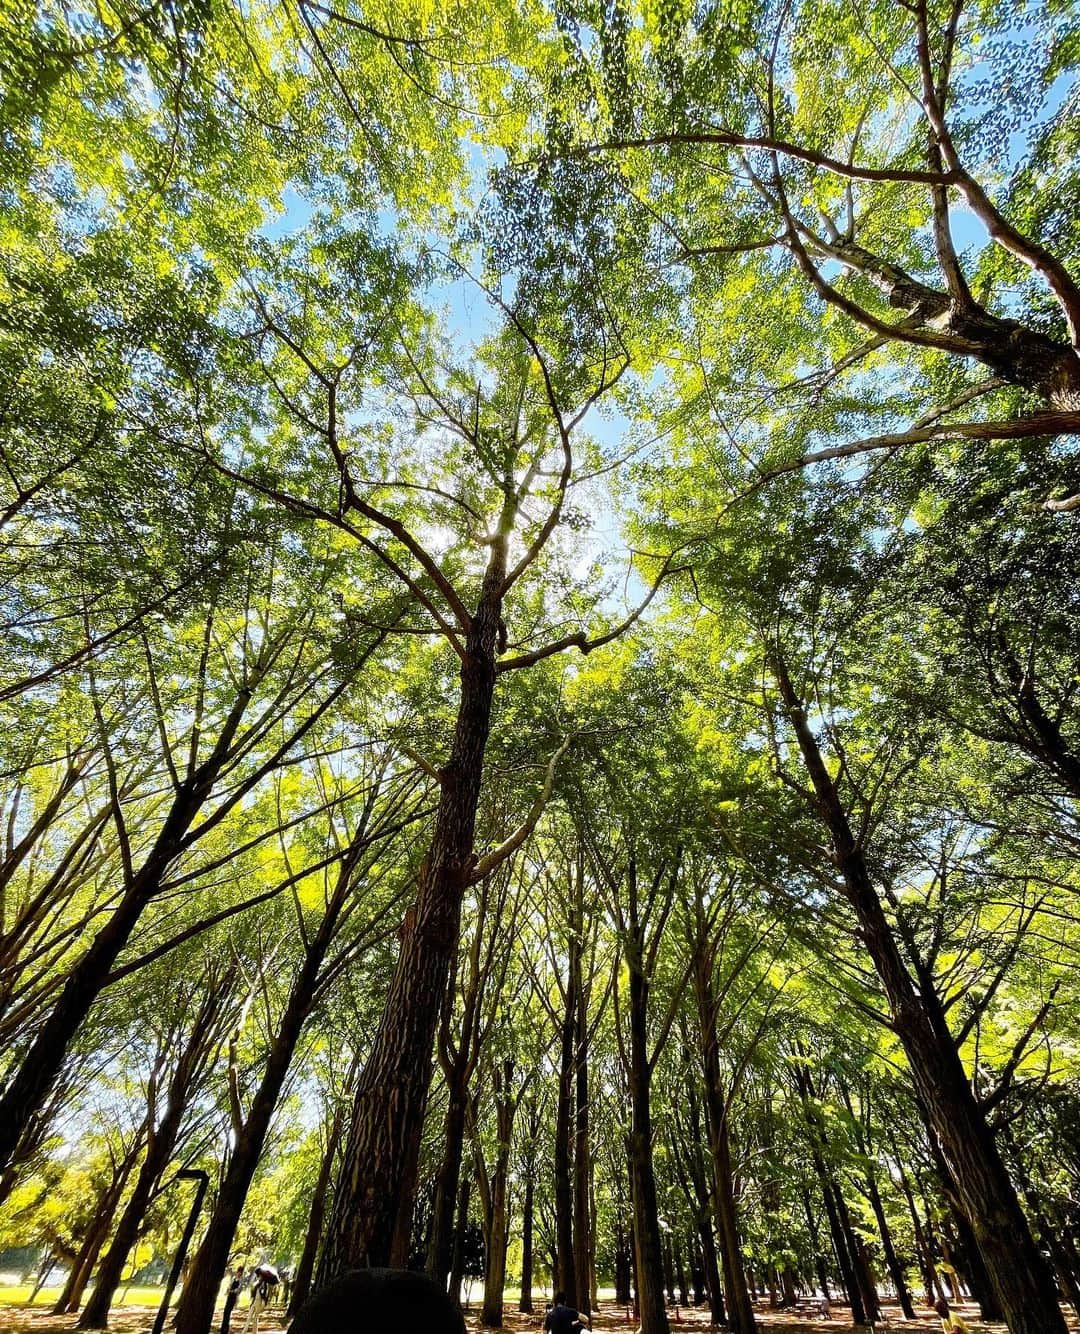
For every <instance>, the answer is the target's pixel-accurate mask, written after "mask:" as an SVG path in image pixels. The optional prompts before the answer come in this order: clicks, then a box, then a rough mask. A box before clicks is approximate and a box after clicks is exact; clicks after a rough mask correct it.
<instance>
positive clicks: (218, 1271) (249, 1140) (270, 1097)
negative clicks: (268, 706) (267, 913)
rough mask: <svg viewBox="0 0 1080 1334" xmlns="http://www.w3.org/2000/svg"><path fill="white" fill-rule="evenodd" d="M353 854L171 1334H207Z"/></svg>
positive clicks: (293, 994) (298, 982)
mask: <svg viewBox="0 0 1080 1334" xmlns="http://www.w3.org/2000/svg"><path fill="white" fill-rule="evenodd" d="M357 851H358V845H354V846H353V848H352V849H350V854H349V856H348V857H347V858H346V860H345V861H344V862H343V864H342V868H341V871H340V872H339V876H338V882H337V885H336V887H335V890H334V893H333V895H332V897H331V899H330V901H329V903H328V904H327V906H326V910H325V911H324V913H323V917H322V921H321V922H320V923H319V927H318V930H317V931H316V932H315V934H314V936H313V937H312V938H311V941H310V944H309V945H308V947H307V949H306V950H305V953H304V959H303V963H302V964H301V966H300V971H299V972H298V973H297V975H296V978H295V980H294V982H293V985H292V989H291V991H290V992H289V999H288V1001H287V1002H286V1004H285V1010H284V1012H283V1014H282V1016H281V1022H280V1024H279V1026H278V1031H277V1033H276V1035H275V1037H274V1040H273V1042H272V1043H271V1046H270V1053H269V1056H268V1057H267V1062H266V1068H265V1070H264V1071H263V1076H262V1079H261V1080H260V1082H259V1087H258V1089H257V1090H256V1092H255V1096H254V1098H253V1099H252V1102H251V1107H250V1109H249V1111H248V1115H247V1119H246V1120H245V1121H244V1124H243V1126H242V1127H241V1129H240V1133H239V1134H238V1136H237V1139H236V1143H235V1145H234V1146H233V1151H232V1155H231V1157H230V1158H229V1165H228V1167H227V1168H226V1170H225V1175H224V1177H223V1178H222V1181H221V1185H220V1187H219V1189H218V1194H217V1200H216V1201H215V1204H214V1209H213V1212H212V1214H211V1215H210V1222H209V1224H208V1225H207V1228H206V1232H205V1233H204V1234H203V1239H202V1241H201V1243H200V1244H199V1249H198V1250H197V1251H196V1253H195V1259H194V1262H193V1263H192V1266H191V1272H190V1273H189V1275H188V1278H187V1280H186V1282H185V1283H184V1287H183V1290H182V1291H181V1293H180V1301H179V1303H178V1305H177V1309H176V1319H175V1329H176V1334H206V1332H207V1330H208V1329H209V1328H210V1325H211V1322H212V1320H213V1315H214V1305H215V1303H216V1302H217V1295H218V1290H219V1289H220V1287H221V1283H222V1280H223V1279H224V1277H225V1274H226V1271H227V1270H228V1265H229V1252H230V1251H231V1249H232V1243H233V1237H234V1236H235V1234H236V1226H237V1224H238V1223H239V1221H240V1214H241V1212H242V1211H243V1208H244V1201H245V1200H246V1199H247V1193H248V1190H249V1188H250V1186H251V1182H252V1179H253V1177H254V1176H255V1171H256V1169H257V1168H258V1165H259V1159H260V1158H261V1157H262V1151H263V1146H264V1145H265V1143H266V1136H267V1133H268V1132H269V1130H270V1123H271V1122H272V1120H273V1117H274V1111H275V1109H276V1108H277V1104H278V1099H279V1098H280V1097H281V1090H282V1089H283V1088H284V1086H285V1080H286V1077H287V1076H288V1073H289V1066H290V1065H291V1064H292V1058H293V1054H294V1053H295V1051H296V1046H297V1043H298V1042H299V1041H300V1034H301V1032H302V1031H303V1027H304V1023H305V1021H306V1019H307V1017H308V1014H309V1013H310V1012H311V1007H312V1004H313V1002H314V1000H315V996H316V993H317V991H318V986H319V973H320V970H321V968H322V965H323V962H324V960H325V959H326V955H327V952H328V951H329V949H330V946H331V944H332V943H333V940H334V936H335V933H336V931H337V926H338V922H339V920H340V916H341V909H342V908H343V906H344V904H345V900H346V895H347V891H348V887H349V883H350V878H351V874H352V870H353V865H354V862H353V858H354V856H355V854H356V852H357Z"/></svg>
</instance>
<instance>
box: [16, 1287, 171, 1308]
mask: <svg viewBox="0 0 1080 1334" xmlns="http://www.w3.org/2000/svg"><path fill="white" fill-rule="evenodd" d="M32 1291H33V1286H32V1285H31V1284H29V1283H23V1284H18V1283H16V1284H13V1285H12V1286H11V1287H8V1286H6V1285H5V1286H3V1287H0V1306H19V1305H22V1304H23V1303H25V1302H26V1300H27V1298H28V1297H29V1296H30V1293H31V1292H32ZM163 1291H164V1289H163V1288H156V1287H155V1288H137V1287H133V1288H129V1289H127V1291H126V1293H125V1290H124V1289H123V1288H121V1289H120V1291H119V1293H118V1294H117V1298H116V1302H115V1305H117V1306H160V1305H161V1294H162V1292H163ZM59 1296H60V1288H59V1285H57V1286H56V1287H45V1288H42V1289H41V1291H40V1292H39V1293H38V1295H37V1296H36V1297H35V1298H34V1305H35V1306H51V1305H52V1303H53V1302H55V1301H56V1299H57V1297H59Z"/></svg>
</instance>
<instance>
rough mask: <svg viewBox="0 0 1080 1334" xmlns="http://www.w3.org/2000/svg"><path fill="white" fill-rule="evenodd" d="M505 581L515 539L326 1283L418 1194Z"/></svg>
mask: <svg viewBox="0 0 1080 1334" xmlns="http://www.w3.org/2000/svg"><path fill="white" fill-rule="evenodd" d="M504 577H505V541H504V540H502V539H497V540H496V541H495V542H494V543H493V546H492V555H491V558H490V559H489V563H488V568H487V571H486V573H485V576H484V586H483V590H482V593H481V598H480V603H479V606H478V608H477V611H476V614H475V615H474V617H473V619H472V623H471V626H470V628H469V633H468V637H467V639H466V643H465V648H464V650H463V658H462V663H461V678H460V679H461V687H460V697H459V704H458V714H457V723H456V726H455V731H454V743H453V747H452V750H451V754H450V759H449V762H448V763H447V765H446V767H445V768H444V769H443V770H442V771H441V775H440V777H441V791H440V795H439V807H438V811H437V813H436V817H435V829H434V832H433V835H432V841H431V847H430V849H429V851H428V854H427V857H426V858H425V859H424V863H423V866H422V868H421V871H420V876H419V884H418V887H417V895H416V901H415V903H414V904H413V906H412V907H411V908H410V910H409V912H408V913H407V914H406V918H405V923H404V926H403V930H402V940H401V950H400V953H399V954H398V960H397V965H396V967H395V969H394V974H393V978H392V980H391V983H390V991H389V994H388V996H387V998H386V1003H385V1005H384V1006H383V1011H382V1015H381V1017H380V1020H379V1026H378V1029H377V1031H376V1033H375V1037H374V1041H373V1043H372V1048H371V1053H370V1055H369V1057H368V1060H367V1063H366V1064H365V1066H364V1069H363V1072H362V1074H361V1076H360V1079H359V1082H358V1085H357V1090H356V1098H355V1101H354V1104H353V1115H352V1124H351V1127H350V1131H349V1139H348V1144H347V1147H346V1150H345V1164H344V1168H343V1172H342V1177H341V1180H340V1181H339V1183H338V1188H337V1191H336V1193H335V1197H334V1204H333V1209H332V1211H331V1215H330V1221H329V1225H328V1228H327V1237H326V1244H325V1246H324V1248H323V1254H322V1259H321V1261H320V1266H319V1280H318V1282H319V1286H322V1285H323V1284H324V1283H326V1282H329V1281H330V1280H331V1279H333V1278H336V1277H337V1276H338V1275H339V1274H341V1273H343V1272H344V1271H345V1270H346V1269H349V1268H351V1267H354V1266H356V1265H361V1264H364V1263H369V1264H372V1265H380V1264H385V1263H386V1262H387V1260H388V1259H389V1257H390V1248H391V1244H392V1241H393V1235H394V1231H395V1227H396V1225H397V1222H398V1217H399V1213H400V1211H401V1210H402V1209H403V1208H405V1207H407V1206H408V1203H409V1201H410V1200H411V1199H412V1198H413V1197H414V1195H415V1180H413V1179H411V1178H412V1177H413V1176H414V1172H410V1165H412V1164H415V1162H416V1152H417V1149H418V1146H419V1143H420V1139H421V1137H422V1135H423V1129H424V1114H425V1111H426V1107H427V1096H428V1091H429V1089H430V1087H431V1075H432V1046H433V1041H434V1037H435V1029H436V1025H437V1023H438V1017H439V1012H440V1007H441V1005H442V1003H443V998H444V997H445V995H446V989H447V979H448V977H449V972H450V965H451V962H452V959H453V956H454V953H455V951H456V950H457V944H458V933H459V928H460V918H461V902H462V898H463V896H464V893H465V890H466V887H467V886H468V883H469V877H470V874H471V872H472V869H473V865H474V861H475V857H474V853H473V842H474V835H475V827H476V810H477V805H478V803H479V800H480V785H481V780H482V777H483V770H484V752H485V749H486V747H487V739H488V732H489V730H490V727H491V705H492V699H493V696H494V691H495V643H496V638H497V636H498V631H499V618H500V610H501V607H500V590H501V587H502V583H503V579H504Z"/></svg>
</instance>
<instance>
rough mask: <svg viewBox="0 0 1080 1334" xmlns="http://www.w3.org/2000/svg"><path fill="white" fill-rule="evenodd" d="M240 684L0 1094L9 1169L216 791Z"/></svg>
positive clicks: (0, 1127) (0, 1149) (246, 694)
mask: <svg viewBox="0 0 1080 1334" xmlns="http://www.w3.org/2000/svg"><path fill="white" fill-rule="evenodd" d="M251 694H252V691H251V688H250V687H248V686H244V687H242V688H241V689H240V690H239V691H238V692H237V697H236V701H235V703H234V705H233V707H232V709H231V710H230V713H229V715H228V718H227V719H226V721H225V723H224V724H223V726H222V729H221V733H220V734H219V736H218V739H217V742H216V743H215V745H214V748H213V750H212V751H211V753H210V755H209V756H208V758H207V759H206V760H205V761H204V763H203V764H201V765H200V766H199V767H198V768H197V769H196V770H195V771H194V772H193V773H192V774H191V775H190V777H189V778H187V779H186V780H185V781H184V782H182V783H181V784H180V785H179V787H178V788H177V791H176V795H175V796H174V797H173V801H172V805H171V806H170V808H169V813H168V815H167V816H166V817H165V820H164V823H163V824H162V826H161V829H160V830H159V832H158V835H157V838H156V839H155V840H154V844H153V847H152V848H151V849H150V852H149V853H148V854H147V857H146V860H145V861H144V862H143V864H142V866H141V867H140V869H139V870H138V871H137V872H136V873H135V875H134V876H132V878H131V881H130V883H129V884H128V886H127V888H126V889H125V891H124V894H123V896H122V897H121V899H120V901H119V903H118V904H117V906H116V908H115V909H114V910H113V913H112V915H111V916H110V917H109V920H108V921H107V922H106V923H105V925H104V926H103V927H102V928H101V930H100V931H99V932H98V933H97V935H96V936H95V937H94V939H93V941H92V942H91V944H90V947H89V948H88V949H87V951H86V953H85V954H84V955H83V956H82V958H81V959H80V960H79V961H78V963H76V964H75V966H74V967H73V968H72V970H71V972H70V973H69V974H68V979H67V981H66V982H65V983H64V986H63V989H62V990H61V992H60V995H59V997H58V999H57V1001H56V1004H55V1005H54V1006H53V1008H52V1011H51V1012H50V1014H49V1017H48V1018H47V1019H46V1020H45V1022H44V1023H43V1024H42V1026H41V1028H40V1029H39V1030H38V1033H37V1036H36V1037H35V1038H34V1041H33V1042H32V1043H31V1044H30V1048H29V1050H28V1051H27V1053H26V1055H25V1056H24V1058H23V1061H22V1064H21V1065H20V1066H19V1068H18V1070H17V1071H16V1072H15V1074H14V1075H13V1076H12V1077H11V1078H10V1079H9V1080H8V1083H7V1085H6V1087H5V1089H4V1092H3V1095H2V1096H0V1168H3V1167H6V1166H7V1164H8V1163H9V1162H10V1160H11V1158H12V1156H13V1155H14V1154H15V1151H16V1149H17V1148H18V1144H19V1140H20V1139H21V1137H22V1134H23V1131H24V1130H25V1129H26V1127H27V1125H28V1124H29V1123H30V1120H31V1119H32V1117H33V1116H34V1113H35V1112H37V1111H38V1109H39V1108H40V1107H41V1105H42V1103H43V1102H44V1101H45V1099H46V1098H47V1097H48V1094H49V1090H50V1089H51V1088H52V1086H53V1084H54V1083H55V1081H56V1079H57V1078H58V1076H59V1074H60V1071H61V1069H62V1067H63V1064H64V1058H65V1056H66V1055H67V1051H68V1047H69V1046H70V1045H71V1041H72V1039H73V1038H74V1037H75V1034H76V1033H77V1032H78V1031H79V1029H80V1027H81V1026H82V1023H83V1021H84V1020H85V1018H86V1016H87V1015H88V1014H89V1013H90V1010H91V1009H92V1007H93V1005H94V1002H95V1001H96V1000H97V998H98V996H99V995H100V994H101V992H102V991H103V990H104V988H105V986H106V985H107V983H108V979H109V973H110V972H111V971H112V967H113V964H115V962H116V960H117V958H118V957H119V955H120V951H121V950H122V949H123V948H124V946H125V945H126V944H127V942H128V940H129V939H130V937H131V933H132V931H134V929H135V926H136V924H137V922H138V920H139V918H140V917H141V916H142V913H143V909H144V908H145V907H146V905H147V904H148V903H149V902H150V900H151V899H152V898H153V897H154V895H155V894H156V893H157V891H158V890H159V889H160V888H161V881H162V878H163V877H164V875H165V873H166V871H167V870H168V868H169V866H170V865H171V863H172V861H173V860H174V858H175V857H176V856H177V855H178V854H179V852H180V851H181V847H182V844H183V841H184V837H185V835H186V834H187V832H188V830H189V829H190V828H191V825H192V822H193V821H194V819H195V817H196V816H197V815H198V813H199V811H200V810H201V809H202V807H203V805H204V803H205V802H206V800H207V799H208V797H209V796H210V793H211V791H212V790H213V787H214V783H215V782H216V780H217V776H218V773H219V771H220V770H221V768H222V766H223V765H224V763H225V761H226V760H227V758H228V756H229V752H230V749H231V747H232V743H233V740H234V738H235V735H236V732H237V730H238V729H239V726H240V723H241V721H242V718H243V715H244V712H245V710H246V708H247V705H248V703H249V702H250V699H251Z"/></svg>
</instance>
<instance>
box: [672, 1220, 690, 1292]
mask: <svg viewBox="0 0 1080 1334" xmlns="http://www.w3.org/2000/svg"><path fill="white" fill-rule="evenodd" d="M671 1246H672V1261H673V1263H674V1265H675V1281H676V1283H677V1284H678V1285H679V1302H680V1303H681V1304H682V1305H683V1306H689V1305H690V1293H689V1291H688V1290H687V1287H686V1266H685V1265H684V1264H683V1249H682V1238H681V1237H680V1236H679V1235H678V1234H676V1235H675V1238H674V1240H673V1241H672V1243H671Z"/></svg>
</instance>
